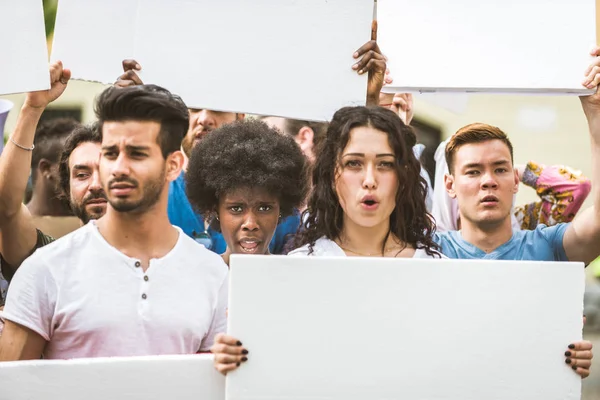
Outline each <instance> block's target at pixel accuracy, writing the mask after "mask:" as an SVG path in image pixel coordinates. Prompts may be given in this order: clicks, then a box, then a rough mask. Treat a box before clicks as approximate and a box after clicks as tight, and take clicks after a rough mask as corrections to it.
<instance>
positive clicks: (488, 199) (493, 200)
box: [481, 195, 499, 205]
mask: <svg viewBox="0 0 600 400" xmlns="http://www.w3.org/2000/svg"><path fill="white" fill-rule="evenodd" d="M498 202H499V201H498V198H497V197H496V196H491V195H490V196H485V197H484V198H483V199H481V203H482V204H484V205H496V204H498Z"/></svg>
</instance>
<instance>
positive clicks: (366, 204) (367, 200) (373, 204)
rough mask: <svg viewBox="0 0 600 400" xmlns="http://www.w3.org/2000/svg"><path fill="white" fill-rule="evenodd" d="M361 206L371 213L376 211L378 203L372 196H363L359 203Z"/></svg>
mask: <svg viewBox="0 0 600 400" xmlns="http://www.w3.org/2000/svg"><path fill="white" fill-rule="evenodd" d="M361 205H362V207H363V208H364V209H366V210H368V211H373V210H376V209H377V207H378V206H379V202H378V201H377V200H376V199H375V198H374V197H372V196H365V197H364V198H363V199H362V201H361Z"/></svg>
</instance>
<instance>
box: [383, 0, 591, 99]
mask: <svg viewBox="0 0 600 400" xmlns="http://www.w3.org/2000/svg"><path fill="white" fill-rule="evenodd" d="M377 4H378V13H377V16H378V25H379V32H378V33H379V34H378V41H379V45H380V48H381V50H382V51H383V52H384V54H386V56H387V57H388V59H389V62H388V67H389V68H390V70H391V75H392V76H393V77H394V82H393V83H392V85H389V86H386V88H385V90H386V91H390V92H405V91H439V92H448V91H457V92H464V91H473V92H504V93H537V94H552V93H573V94H585V93H588V94H589V93H591V92H590V91H589V90H586V89H585V88H584V87H583V86H582V85H581V82H582V81H583V78H584V75H583V73H584V72H585V69H586V68H587V67H588V66H589V64H590V63H591V61H592V58H591V56H590V54H589V52H590V50H591V49H592V47H593V45H594V44H595V43H596V13H595V1H594V0H569V1H567V0H504V1H494V2H490V1H481V0H455V1H446V0H420V1H414V0H378V2H377Z"/></svg>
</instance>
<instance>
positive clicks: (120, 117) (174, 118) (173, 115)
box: [95, 85, 189, 158]
mask: <svg viewBox="0 0 600 400" xmlns="http://www.w3.org/2000/svg"><path fill="white" fill-rule="evenodd" d="M95 112H96V116H97V117H98V123H99V125H100V134H102V126H103V125H104V122H107V121H153V122H158V123H160V132H159V134H158V144H159V145H160V148H161V150H162V155H163V157H165V158H166V157H167V156H168V155H169V154H171V153H173V152H175V151H177V150H179V149H180V147H181V141H182V140H183V138H184V136H185V134H186V133H187V130H188V126H189V114H188V109H187V106H186V105H185V103H184V102H183V100H181V98H180V97H179V96H177V95H174V94H172V93H171V92H169V91H168V90H167V89H164V88H162V87H160V86H156V85H139V86H130V87H126V88H118V87H114V86H111V87H109V88H108V89H106V90H105V91H104V92H102V94H100V96H99V97H98V99H97V100H96V107H95Z"/></svg>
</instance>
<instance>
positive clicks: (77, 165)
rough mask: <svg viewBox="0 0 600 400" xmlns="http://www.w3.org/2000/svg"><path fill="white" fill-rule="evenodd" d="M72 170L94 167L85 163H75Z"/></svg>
mask: <svg viewBox="0 0 600 400" xmlns="http://www.w3.org/2000/svg"><path fill="white" fill-rule="evenodd" d="M71 170H73V171H75V170H86V171H91V170H92V167H90V166H89V165H84V164H76V165H73V168H71Z"/></svg>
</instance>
